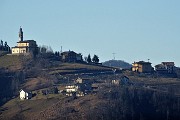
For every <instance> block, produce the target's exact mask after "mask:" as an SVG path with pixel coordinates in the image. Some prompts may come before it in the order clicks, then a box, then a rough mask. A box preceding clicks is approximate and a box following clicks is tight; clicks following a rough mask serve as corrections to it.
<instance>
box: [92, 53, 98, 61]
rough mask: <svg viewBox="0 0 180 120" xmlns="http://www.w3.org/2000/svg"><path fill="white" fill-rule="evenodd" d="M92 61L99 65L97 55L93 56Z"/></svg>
mask: <svg viewBox="0 0 180 120" xmlns="http://www.w3.org/2000/svg"><path fill="white" fill-rule="evenodd" d="M92 61H93V62H95V63H99V57H98V56H97V55H94V56H93V58H92Z"/></svg>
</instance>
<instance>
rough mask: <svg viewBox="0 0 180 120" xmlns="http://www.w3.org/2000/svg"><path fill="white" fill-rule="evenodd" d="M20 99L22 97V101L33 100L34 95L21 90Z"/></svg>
mask: <svg viewBox="0 0 180 120" xmlns="http://www.w3.org/2000/svg"><path fill="white" fill-rule="evenodd" d="M19 97H20V100H25V99H31V98H32V93H31V92H29V91H27V90H23V89H21V90H20V91H19Z"/></svg>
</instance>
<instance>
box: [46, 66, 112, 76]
mask: <svg viewBox="0 0 180 120" xmlns="http://www.w3.org/2000/svg"><path fill="white" fill-rule="evenodd" d="M49 71H50V74H56V73H60V74H65V73H87V72H103V71H112V67H105V66H99V65H91V64H82V63H61V64H59V65H58V66H55V67H53V68H50V69H49Z"/></svg>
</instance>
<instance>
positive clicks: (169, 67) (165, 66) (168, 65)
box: [155, 62, 175, 74]
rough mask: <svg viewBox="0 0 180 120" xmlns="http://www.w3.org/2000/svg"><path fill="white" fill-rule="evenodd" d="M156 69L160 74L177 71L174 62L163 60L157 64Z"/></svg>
mask: <svg viewBox="0 0 180 120" xmlns="http://www.w3.org/2000/svg"><path fill="white" fill-rule="evenodd" d="M155 70H156V72H157V73H159V74H167V73H168V74H172V73H175V64H174V62H162V63H161V64H158V65H156V66H155Z"/></svg>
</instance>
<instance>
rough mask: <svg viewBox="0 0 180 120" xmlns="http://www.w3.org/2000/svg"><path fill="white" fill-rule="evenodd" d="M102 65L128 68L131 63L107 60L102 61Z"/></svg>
mask: <svg viewBox="0 0 180 120" xmlns="http://www.w3.org/2000/svg"><path fill="white" fill-rule="evenodd" d="M102 64H103V65H104V66H109V67H119V68H122V69H130V68H131V67H132V65H131V64H129V63H128V62H125V61H123V60H109V61H105V62H103V63H102Z"/></svg>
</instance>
